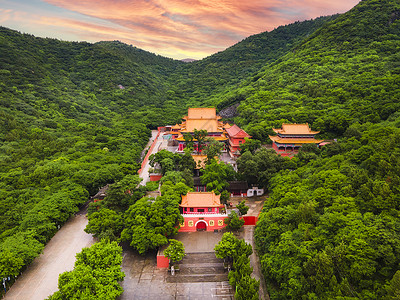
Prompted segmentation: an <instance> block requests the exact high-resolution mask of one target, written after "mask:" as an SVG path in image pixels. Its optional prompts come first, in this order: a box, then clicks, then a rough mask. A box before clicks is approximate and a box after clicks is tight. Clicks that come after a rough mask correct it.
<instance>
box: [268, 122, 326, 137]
mask: <svg viewBox="0 0 400 300" xmlns="http://www.w3.org/2000/svg"><path fill="white" fill-rule="evenodd" d="M272 130H273V131H275V132H276V133H280V134H293V135H296V134H298V135H301V134H317V133H319V131H312V130H311V128H310V126H309V125H308V124H307V123H306V124H282V128H281V129H275V128H273V129H272Z"/></svg>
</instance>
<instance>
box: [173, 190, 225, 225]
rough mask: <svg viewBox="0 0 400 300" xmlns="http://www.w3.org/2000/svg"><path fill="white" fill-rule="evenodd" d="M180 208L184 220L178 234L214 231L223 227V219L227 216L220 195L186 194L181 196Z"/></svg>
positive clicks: (210, 193)
mask: <svg viewBox="0 0 400 300" xmlns="http://www.w3.org/2000/svg"><path fill="white" fill-rule="evenodd" d="M180 208H181V214H182V216H183V219H184V221H183V223H182V224H180V225H181V226H180V229H179V231H180V232H189V231H203V230H204V231H214V230H219V229H222V228H224V227H225V224H224V219H225V218H227V217H228V215H227V214H226V213H225V211H226V209H225V207H224V205H222V204H221V202H220V195H215V193H214V192H204V193H200V192H188V193H187V194H186V195H183V196H182V203H181V205H180Z"/></svg>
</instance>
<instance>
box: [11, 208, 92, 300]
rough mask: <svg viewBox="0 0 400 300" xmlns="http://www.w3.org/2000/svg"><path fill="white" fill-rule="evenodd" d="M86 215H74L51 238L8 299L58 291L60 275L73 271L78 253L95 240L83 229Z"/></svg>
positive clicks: (35, 298) (33, 299)
mask: <svg viewBox="0 0 400 300" xmlns="http://www.w3.org/2000/svg"><path fill="white" fill-rule="evenodd" d="M87 223H88V220H87V218H86V216H85V215H82V214H81V215H77V216H73V217H72V218H71V219H70V220H69V221H68V222H67V223H66V224H65V225H64V226H63V227H62V228H61V229H60V230H59V231H58V232H57V233H56V235H55V236H54V237H53V238H52V239H51V240H50V242H49V243H48V244H47V245H46V247H45V248H44V251H43V253H42V254H41V255H40V256H39V257H37V258H36V259H35V260H34V261H33V262H32V264H31V265H30V266H29V267H28V268H27V269H26V271H25V272H24V273H23V274H22V275H21V276H20V277H19V278H18V279H17V281H16V282H15V283H14V285H13V286H12V287H11V288H10V290H9V291H8V292H7V293H6V295H5V297H4V298H3V299H5V300H43V299H45V298H47V297H48V296H50V295H51V294H53V293H54V292H55V291H57V290H58V275H59V274H61V273H63V272H65V271H69V270H72V269H73V267H74V263H75V255H76V253H78V252H80V251H81V250H82V248H84V247H89V246H90V245H92V244H93V243H94V239H93V237H92V235H91V234H87V233H86V232H84V231H83V229H84V228H85V227H86V224H87Z"/></svg>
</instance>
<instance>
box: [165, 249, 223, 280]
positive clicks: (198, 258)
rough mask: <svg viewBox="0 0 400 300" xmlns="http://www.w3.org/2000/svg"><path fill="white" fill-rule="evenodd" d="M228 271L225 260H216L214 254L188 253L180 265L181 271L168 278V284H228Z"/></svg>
mask: <svg viewBox="0 0 400 300" xmlns="http://www.w3.org/2000/svg"><path fill="white" fill-rule="evenodd" d="M226 281H228V271H227V270H225V269H224V264H223V260H222V259H219V258H216V257H215V253H214V252H210V253H208V252H207V253H187V254H186V256H185V258H184V259H183V260H182V261H181V262H180V263H179V271H177V272H175V275H174V276H167V282H169V283H177V282H182V283H184V282H226Z"/></svg>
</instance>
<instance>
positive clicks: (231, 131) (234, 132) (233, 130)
mask: <svg viewBox="0 0 400 300" xmlns="http://www.w3.org/2000/svg"><path fill="white" fill-rule="evenodd" d="M226 132H227V133H228V135H229V136H231V137H243V138H244V137H250V135H248V134H247V132H246V131H244V130H243V129H240V127H239V126H237V125H236V124H234V125H232V126H231V127H230V128H227V129H226Z"/></svg>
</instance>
